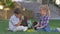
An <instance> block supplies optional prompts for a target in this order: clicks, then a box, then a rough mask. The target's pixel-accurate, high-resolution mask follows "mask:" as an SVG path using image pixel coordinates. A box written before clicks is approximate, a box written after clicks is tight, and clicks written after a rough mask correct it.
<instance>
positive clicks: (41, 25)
mask: <svg viewBox="0 0 60 34" xmlns="http://www.w3.org/2000/svg"><path fill="white" fill-rule="evenodd" d="M40 14H41V16H40V20H39V22H38V24H37V25H35V28H36V29H38V30H39V31H47V32H50V26H49V16H50V12H49V9H48V6H47V5H42V7H41V9H40Z"/></svg>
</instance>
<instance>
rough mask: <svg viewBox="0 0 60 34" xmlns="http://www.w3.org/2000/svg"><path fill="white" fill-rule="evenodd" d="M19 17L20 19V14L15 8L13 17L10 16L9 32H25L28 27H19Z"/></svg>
mask: <svg viewBox="0 0 60 34" xmlns="http://www.w3.org/2000/svg"><path fill="white" fill-rule="evenodd" d="M20 17H21V12H20V10H19V9H18V8H17V9H15V11H14V15H13V16H11V18H10V20H9V30H10V31H13V32H14V31H27V29H28V27H24V26H21V25H20V24H21V22H22V20H23V18H21V20H20Z"/></svg>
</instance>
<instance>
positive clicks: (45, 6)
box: [40, 4, 50, 16]
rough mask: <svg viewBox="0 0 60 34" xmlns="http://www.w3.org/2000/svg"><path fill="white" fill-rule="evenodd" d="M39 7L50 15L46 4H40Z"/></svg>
mask: <svg viewBox="0 0 60 34" xmlns="http://www.w3.org/2000/svg"><path fill="white" fill-rule="evenodd" d="M40 8H42V9H46V13H47V14H48V15H49V16H50V10H49V7H48V5H47V4H44V5H41V7H40Z"/></svg>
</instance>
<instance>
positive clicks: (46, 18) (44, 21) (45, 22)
mask: <svg viewBox="0 0 60 34" xmlns="http://www.w3.org/2000/svg"><path fill="white" fill-rule="evenodd" d="M39 23H40V26H47V25H48V23H49V16H48V15H45V16H40V20H39Z"/></svg>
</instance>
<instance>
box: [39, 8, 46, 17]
mask: <svg viewBox="0 0 60 34" xmlns="http://www.w3.org/2000/svg"><path fill="white" fill-rule="evenodd" d="M40 10H41V11H40V13H41V15H43V16H45V15H46V9H45V8H41V9H40Z"/></svg>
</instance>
